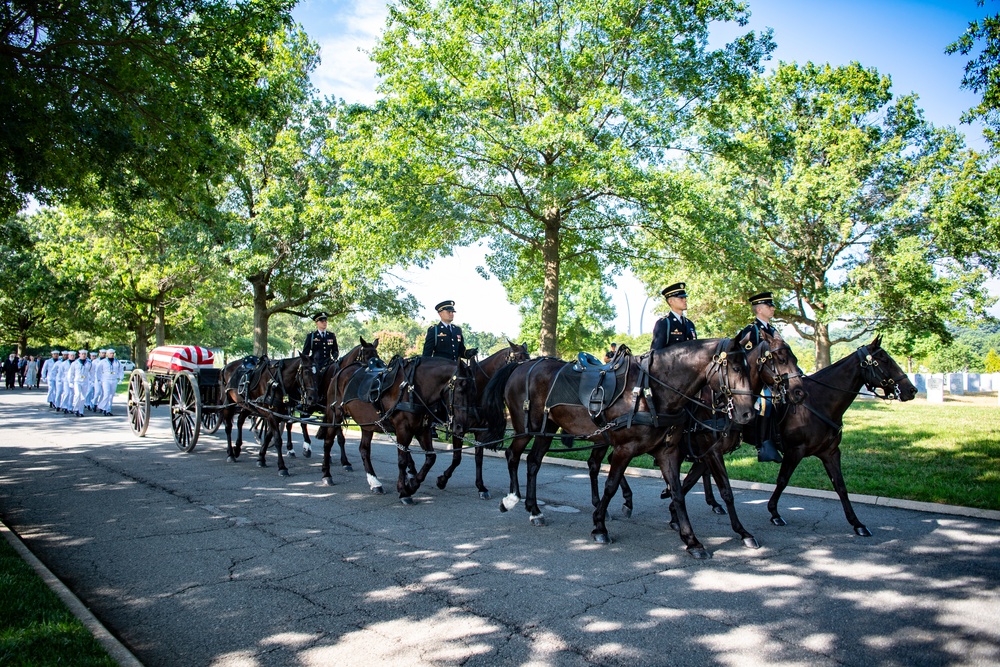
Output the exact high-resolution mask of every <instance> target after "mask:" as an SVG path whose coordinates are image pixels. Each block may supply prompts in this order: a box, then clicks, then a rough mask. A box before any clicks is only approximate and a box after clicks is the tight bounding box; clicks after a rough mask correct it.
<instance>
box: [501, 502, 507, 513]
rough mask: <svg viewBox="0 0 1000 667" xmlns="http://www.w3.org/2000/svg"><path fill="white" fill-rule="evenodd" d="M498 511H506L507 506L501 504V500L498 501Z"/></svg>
mask: <svg viewBox="0 0 1000 667" xmlns="http://www.w3.org/2000/svg"><path fill="white" fill-rule="evenodd" d="M500 511H501V512H506V511H507V506H506V505H504V504H503V501H502V500H501V501H500Z"/></svg>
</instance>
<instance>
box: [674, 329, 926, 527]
mask: <svg viewBox="0 0 1000 667" xmlns="http://www.w3.org/2000/svg"><path fill="white" fill-rule="evenodd" d="M803 380H804V381H805V383H804V384H805V387H806V389H807V392H806V396H805V400H803V401H802V402H801V404H799V405H796V404H795V403H794V402H793V403H792V404H791V405H788V406H786V407H784V408H782V410H781V411H780V413H779V415H778V417H777V419H778V434H779V436H780V446H781V448H782V450H783V452H784V458H783V460H782V463H781V468H780V469H779V470H778V479H777V481H776V483H775V489H774V493H772V494H771V498H770V500H768V502H767V509H768V511H769V512H770V513H771V523H773V524H774V525H775V526H784V525H785V520H784V519H782V518H781V515H780V514H779V513H778V499H779V498H780V497H781V493H782V491H784V490H785V487H786V486H788V482H789V480H790V479H791V477H792V473H793V472H795V468H796V467H798V465H799V463H801V461H802V459H804V458H805V457H807V456H815V457H817V458H818V459H819V460H820V461H822V462H823V467H824V468H825V469H826V474H827V475H829V477H830V482H831V483H832V484H833V488H834V490H835V491H836V492H837V495H838V496H839V497H840V502H841V505H843V507H844V515H845V516H846V517H847V521H848V522H849V523H850V524H851V526H853V527H854V532H855V533H857V534H858V535H859V536H861V537H870V536H871V531H869V530H868V528H867V527H866V526H865V525H864V524H863V523H861V521H860V520H859V519H858V517H857V515H856V514H855V513H854V508H853V507H852V505H851V500H850V498H849V497H848V495H847V485H846V484H845V483H844V474H843V471H842V469H841V464H840V441H841V437H842V436H843V428H844V413H845V412H847V408H849V407H850V406H851V403H853V402H854V399H855V398H857V396H858V393H859V392H860V391H861V388H862V387H867V388H868V390H869V391H871V392H872V393H873V394H875V395H876V396H878V397H879V398H882V399H885V400H895V399H898V400H900V401H909V400H912V399H913V398H914V397H916V395H917V388H916V387H914V386H913V383H912V382H910V379H909V378H908V377H907V376H906V374H905V373H904V372H903V370H902V369H901V368H900V367H899V364H897V363H896V361H895V360H894V359H893V358H892V357H891V356H889V353H888V352H886V351H885V350H884V349H883V348H882V337H881V336H877V337H876V338H875V339H874V340H873V341H872V342H871V343H869V344H868V345H862V346H861V347H859V348H858V349H857V351H855V352H854V353H852V354H850V355H848V356H846V357H844V358H843V359H841V360H840V361H838V362H836V363H835V364H832V365H831V366H828V367H827V368H823V369H821V370H819V371H816V372H815V373H813V374H812V375H806V376H804V377H803ZM880 392H881V393H880ZM701 472H702V464H701V463H700V462H699V463H696V464H695V465H694V466H693V467H692V468H691V470H690V472H689V473H688V476H687V477H686V478H685V480H684V487H683V488H684V491H685V492H687V490H688V489H690V488H691V487H692V486H694V485H695V484H696V483H697V482H698V478H699V475H701ZM711 492H712V491H711V487H710V486H707V485H706V487H705V493H706V496H707V495H709V494H711Z"/></svg>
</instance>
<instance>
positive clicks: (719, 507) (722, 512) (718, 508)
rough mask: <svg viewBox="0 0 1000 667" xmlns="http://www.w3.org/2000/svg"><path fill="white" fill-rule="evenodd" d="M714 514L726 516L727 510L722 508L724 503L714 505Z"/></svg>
mask: <svg viewBox="0 0 1000 667" xmlns="http://www.w3.org/2000/svg"><path fill="white" fill-rule="evenodd" d="M712 514H718V515H719V516H725V514H726V510H724V509H723V508H722V505H712Z"/></svg>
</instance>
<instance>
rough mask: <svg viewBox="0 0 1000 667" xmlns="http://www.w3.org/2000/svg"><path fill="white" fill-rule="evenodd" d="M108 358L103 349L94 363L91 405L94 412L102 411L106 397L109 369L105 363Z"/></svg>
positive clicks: (106, 352)
mask: <svg viewBox="0 0 1000 667" xmlns="http://www.w3.org/2000/svg"><path fill="white" fill-rule="evenodd" d="M107 357H108V351H107V350H104V349H102V350H101V351H100V352H99V353H98V355H97V361H95V362H94V372H93V375H94V396H93V399H92V400H91V403H90V405H91V406H92V407H91V410H93V411H94V412H98V411H100V406H101V402H102V397H103V396H104V373H105V369H106V368H107V364H106V363H105V362H106V360H107Z"/></svg>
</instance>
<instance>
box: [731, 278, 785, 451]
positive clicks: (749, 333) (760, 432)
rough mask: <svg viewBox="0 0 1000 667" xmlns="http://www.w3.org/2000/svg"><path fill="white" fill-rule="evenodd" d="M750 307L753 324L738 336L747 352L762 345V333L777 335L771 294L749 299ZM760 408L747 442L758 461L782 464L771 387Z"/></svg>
mask: <svg viewBox="0 0 1000 667" xmlns="http://www.w3.org/2000/svg"><path fill="white" fill-rule="evenodd" d="M750 308H751V309H753V314H754V321H753V322H751V323H750V324H748V325H746V326H745V327H743V329H742V330H741V331H740V332H739V333H738V334H736V340H738V341H742V340H743V339H744V338H747V341H746V343H745V347H746V350H747V351H748V352H749V351H750V350H752V349H753V348H755V347H756V346H757V345H759V344H760V341H761V333H762V332H766V333H767V334H768V335H771V336H773V335H775V333H777V332H776V331H775V329H774V326H773V325H772V324H771V318H772V317H774V299H773V298H772V295H771V293H770V292H761V293H760V294H754V295H753V296H752V297H750ZM757 408H758V410H757V419H756V423H755V424H748V425H747V427H746V429H745V430H744V434H745V435H746V434H747V432H749V435H750V437H749V438H748V441H750V442H751V444H754V445H756V447H757V460H758V461H761V462H772V463H781V453H780V452H779V451H778V448H777V447H776V446H775V444H774V402H773V400H772V399H771V390H770V389H769V388H767V387H765V388H764V395H763V396H762V397H761V398H760V399H759V400H758V402H757ZM754 429H756V430H754Z"/></svg>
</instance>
